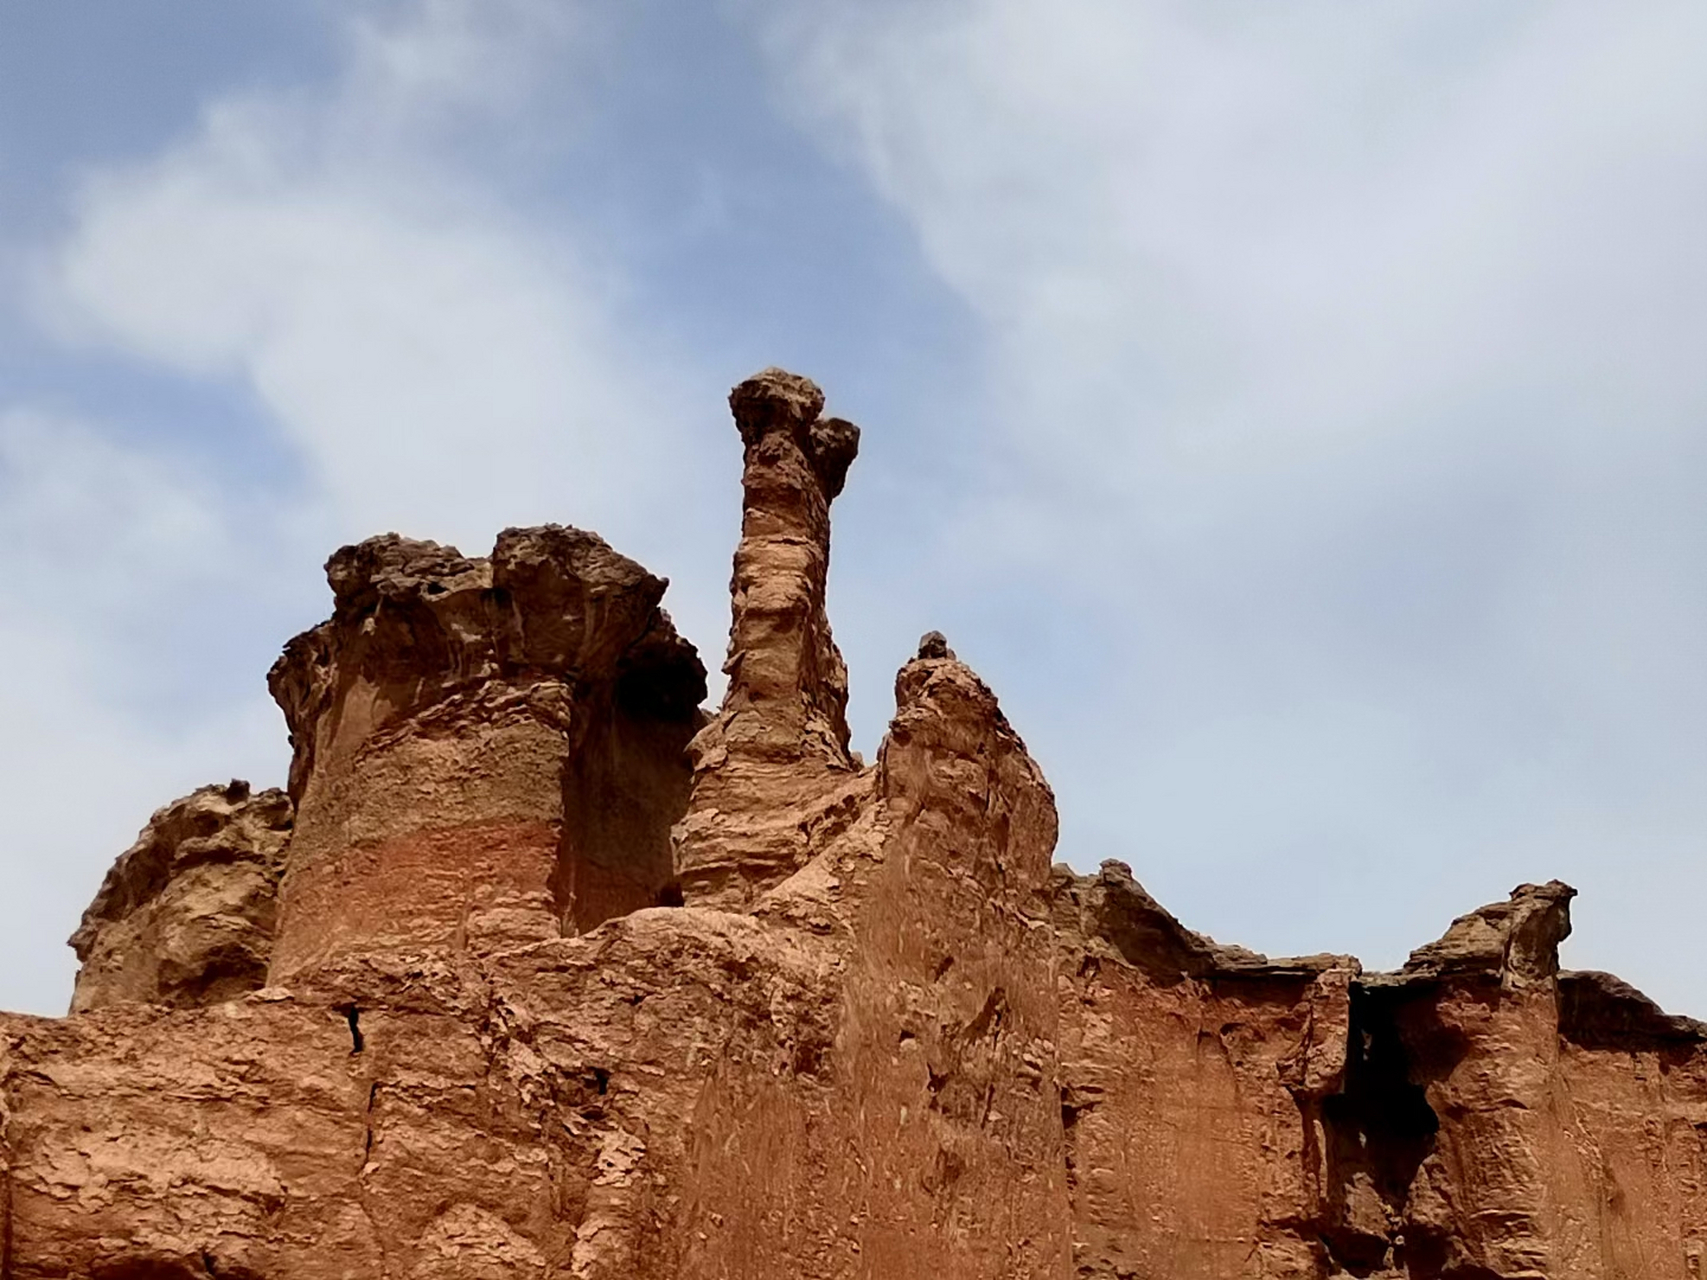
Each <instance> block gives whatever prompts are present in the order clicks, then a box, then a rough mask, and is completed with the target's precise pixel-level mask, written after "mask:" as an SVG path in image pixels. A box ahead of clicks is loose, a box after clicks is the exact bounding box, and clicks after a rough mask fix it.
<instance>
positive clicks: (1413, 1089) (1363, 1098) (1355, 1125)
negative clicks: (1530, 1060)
mask: <svg viewBox="0 0 1707 1280" xmlns="http://www.w3.org/2000/svg"><path fill="white" fill-rule="evenodd" d="M1401 999H1402V997H1399V996H1396V995H1395V994H1394V993H1391V992H1383V991H1372V990H1370V989H1368V988H1365V987H1363V986H1361V985H1353V987H1352V989H1351V1018H1350V1030H1349V1033H1348V1034H1349V1044H1348V1047H1347V1055H1346V1076H1345V1087H1344V1090H1343V1092H1341V1093H1338V1094H1334V1095H1331V1096H1329V1097H1327V1098H1324V1099H1323V1100H1322V1120H1323V1128H1324V1131H1325V1135H1326V1147H1327V1149H1326V1152H1325V1155H1326V1158H1327V1176H1328V1186H1327V1193H1328V1210H1329V1222H1328V1223H1327V1229H1326V1231H1325V1232H1324V1235H1323V1239H1324V1242H1325V1243H1326V1245H1327V1247H1328V1250H1329V1253H1330V1254H1331V1255H1332V1257H1333V1259H1334V1261H1335V1262H1336V1263H1338V1264H1339V1265H1340V1266H1342V1267H1344V1268H1345V1270H1347V1271H1349V1272H1350V1273H1351V1274H1352V1275H1355V1276H1366V1275H1370V1274H1372V1273H1373V1272H1375V1271H1377V1270H1379V1269H1380V1268H1382V1267H1383V1266H1386V1265H1387V1264H1388V1262H1389V1259H1390V1257H1391V1255H1392V1253H1393V1250H1394V1248H1395V1245H1396V1244H1399V1248H1400V1252H1403V1253H1408V1254H1409V1255H1410V1256H1409V1257H1408V1258H1406V1259H1403V1261H1405V1263H1406V1265H1407V1268H1408V1271H1409V1274H1410V1275H1412V1276H1413V1277H1416V1278H1417V1280H1423V1277H1427V1276H1432V1275H1434V1274H1436V1272H1435V1271H1434V1270H1430V1269H1429V1267H1428V1263H1427V1261H1426V1259H1425V1258H1424V1257H1423V1256H1422V1255H1424V1254H1426V1253H1427V1252H1428V1247H1427V1242H1426V1241H1425V1240H1423V1239H1420V1238H1418V1239H1412V1238H1411V1237H1412V1236H1414V1235H1415V1234H1416V1233H1415V1232H1408V1231H1406V1230H1404V1213H1405V1205H1406V1201H1407V1199H1408V1197H1409V1195H1410V1189H1411V1184H1412V1183H1413V1182H1414V1181H1415V1179H1416V1176H1417V1171H1418V1170H1419V1169H1420V1168H1421V1167H1422V1163H1423V1161H1424V1160H1425V1159H1427V1158H1428V1155H1429V1153H1430V1152H1432V1151H1433V1150H1434V1145H1435V1135H1436V1134H1437V1133H1438V1132H1439V1130H1440V1118H1439V1117H1438V1116H1437V1115H1436V1114H1435V1112H1434V1108H1433V1107H1431V1106H1430V1105H1429V1103H1428V1097H1427V1095H1426V1093H1425V1091H1424V1088H1423V1086H1422V1084H1420V1083H1419V1082H1418V1081H1417V1079H1416V1070H1415V1064H1414V1063H1413V1062H1412V1061H1411V1057H1410V1054H1409V1053H1408V1052H1407V1050H1406V1048H1405V1044H1404V1040H1403V1038H1402V1036H1401V1034H1400V1030H1399V1022H1398V1017H1397V1014H1398V1009H1399V1005H1400V1003H1401ZM1401 1241H1402V1243H1400V1242H1401ZM1419 1268H1420V1269H1419Z"/></svg>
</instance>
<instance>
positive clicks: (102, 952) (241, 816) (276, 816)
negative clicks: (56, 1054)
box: [71, 782, 292, 1013]
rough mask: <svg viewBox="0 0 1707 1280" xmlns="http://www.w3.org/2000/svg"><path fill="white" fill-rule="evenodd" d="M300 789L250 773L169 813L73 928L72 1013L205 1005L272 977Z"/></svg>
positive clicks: (120, 864) (160, 815)
mask: <svg viewBox="0 0 1707 1280" xmlns="http://www.w3.org/2000/svg"><path fill="white" fill-rule="evenodd" d="M291 815H292V808H291V803H290V797H288V796H287V795H285V793H284V792H282V791H278V790H271V791H262V792H260V793H258V794H257V793H254V792H251V791H250V789H249V784H248V783H247V782H231V783H228V784H226V785H224V786H209V787H202V788H201V789H200V790H198V791H195V792H193V793H191V794H190V795H187V796H185V797H184V798H183V799H182V800H176V801H174V802H173V803H171V804H169V805H167V806H166V807H165V808H163V809H161V810H159V811H158V812H157V813H155V815H154V816H153V817H152V818H150V819H149V821H148V825H147V826H146V827H144V828H143V829H142V834H141V835H139V836H138V837H137V838H136V843H135V844H133V845H132V846H131V847H130V848H129V849H127V850H125V851H124V852H123V853H122V854H120V855H119V859H118V861H117V862H115V863H114V864H113V868H112V870H111V871H109V872H107V878H106V880H105V881H103V882H102V884H101V889H100V892H99V893H97V894H96V895H95V900H94V902H92V903H90V904H89V909H88V910H87V911H85V912H84V913H83V923H82V924H81V925H80V926H79V927H78V929H77V932H76V933H74V934H72V935H71V946H72V948H73V949H74V950H75V951H76V952H77V958H78V960H80V961H81V962H82V968H81V969H80V970H79V971H78V973H77V986H76V991H75V993H74V994H73V995H72V998H71V1011H72V1012H73V1013H81V1012H83V1011H85V1010H89V1009H100V1008H104V1007H106V1006H108V1005H113V1004H120V1003H125V1002H141V1003H144V1004H163V1005H171V1006H174V1007H176V1008H195V1007H197V1006H199V1005H208V1004H219V1003H221V1002H222V1001H225V1000H230V999H232V998H233V997H235V996H239V995H242V994H243V993H244V992H245V991H252V990H254V989H255V988H257V987H260V986H263V985H265V983H266V977H267V961H268V958H269V957H270V956H271V954H272V946H273V925H274V921H275V917H276V915H277V907H278V904H277V895H278V885H279V877H280V876H281V875H282V874H283V872H284V854H285V848H286V846H287V844H288V842H289V840H290V829H291Z"/></svg>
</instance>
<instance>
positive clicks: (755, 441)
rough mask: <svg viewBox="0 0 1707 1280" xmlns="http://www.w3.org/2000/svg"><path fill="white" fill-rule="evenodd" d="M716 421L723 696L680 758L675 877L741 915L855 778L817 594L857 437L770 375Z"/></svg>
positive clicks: (790, 863) (698, 898)
mask: <svg viewBox="0 0 1707 1280" xmlns="http://www.w3.org/2000/svg"><path fill="white" fill-rule="evenodd" d="M729 407H730V409H731V411H732V412H733V413H734V415H735V425H736V426H737V427H738V428H739V429H740V432H741V442H742V444H743V446H744V448H745V453H744V458H743V470H742V477H741V484H742V490H743V502H742V513H741V543H740V546H739V547H738V548H737V549H736V552H735V573H734V578H733V581H732V582H731V583H730V594H731V597H732V612H733V617H732V620H731V625H730V630H729V657H728V660H727V661H726V662H725V663H724V666H723V669H724V671H725V673H727V675H728V676H729V687H728V691H727V692H726V693H725V694H724V698H723V705H722V708H721V709H720V710H719V712H718V714H717V716H716V718H715V719H714V720H713V721H712V722H711V723H710V724H709V725H707V726H706V728H705V729H704V730H702V731H701V733H700V734H699V736H698V737H697V738H696V739H695V740H694V743H693V746H692V751H693V754H694V765H695V770H694V785H693V793H692V799H691V800H690V802H689V806H688V814H687V817H686V818H685V819H684V820H683V822H682V823H681V825H680V826H679V827H678V828H677V849H676V867H677V872H678V874H679V875H680V877H681V881H682V891H683V894H684V896H685V897H686V899H687V900H688V901H689V902H690V903H694V904H697V905H705V906H723V907H741V906H744V905H746V904H747V903H748V902H750V901H751V899H752V898H753V897H754V896H756V894H757V893H759V892H762V891H763V890H764V889H765V888H768V887H769V886H770V885H773V884H775V883H777V882H778V881H780V880H781V879H783V878H784V877H786V876H788V875H789V874H791V873H792V872H793V871H794V870H795V869H797V868H798V867H799V866H801V865H802V864H803V863H804V862H805V861H806V859H807V858H808V857H809V856H810V855H811V851H812V848H813V830H814V827H815V826H816V825H817V824H816V823H815V821H814V819H813V814H815V813H821V812H822V810H823V809H824V807H825V806H826V805H827V804H828V805H831V806H833V804H834V800H835V797H836V796H837V795H838V794H839V793H840V792H841V791H842V790H844V789H845V788H846V786H847V784H848V783H849V781H850V780H851V778H852V777H853V775H854V774H855V773H856V771H857V767H856V765H855V764H854V761H853V758H852V756H851V755H850V754H849V752H848V726H847V699H848V676H847V667H846V666H845V665H844V664H843V662H842V655H841V653H840V652H839V651H838V650H837V648H836V642H835V640H834V639H832V638H831V635H830V622H829V618H828V616H827V615H826V613H825V610H824V593H825V585H826V581H827V577H828V573H829V565H830V503H831V502H832V501H833V500H834V499H835V497H836V495H837V494H839V493H840V492H841V491H842V484H843V482H844V481H845V480H846V478H847V471H848V467H849V466H850V465H851V464H852V462H853V460H854V456H855V454H856V453H858V451H859V428H858V427H856V426H854V425H853V423H851V422H846V421H844V420H842V419H840V418H826V417H823V416H822V412H823V408H824V393H823V392H822V391H820V390H819V389H818V386H817V384H816V383H814V382H812V381H811V380H810V379H808V378H803V377H800V376H799V375H797V374H792V373H787V372H785V371H783V370H781V369H766V370H764V372H762V373H758V374H755V375H754V376H753V377H751V378H748V379H747V380H746V381H745V382H743V383H741V384H740V385H739V386H737V387H736V388H735V389H734V390H733V391H731V392H730V393H729Z"/></svg>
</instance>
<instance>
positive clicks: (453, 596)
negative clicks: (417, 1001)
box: [268, 525, 705, 983]
mask: <svg viewBox="0 0 1707 1280" xmlns="http://www.w3.org/2000/svg"><path fill="white" fill-rule="evenodd" d="M326 576H327V580H328V581H329V582H330V584H331V586H332V593H333V612H332V617H331V619H330V620H329V621H327V622H325V623H322V624H321V625H320V626H318V627H316V628H314V629H313V630H312V631H309V632H306V633H305V634H303V635H300V636H298V637H297V638H296V639H294V640H292V641H291V642H290V643H289V644H288V645H287V646H286V647H285V652H284V656H283V657H281V658H280V659H279V661H278V663H277V664H275V665H274V667H273V670H272V672H271V674H270V676H269V678H268V682H269V684H270V685H271V687H272V691H273V696H274V697H275V699H276V700H277V701H278V703H279V705H280V707H281V708H282V709H283V710H284V714H285V719H286V722H287V723H288V725H289V727H290V735H291V744H292V746H293V748H294V756H293V759H292V762H291V779H290V791H291V798H292V799H293V800H294V801H295V803H296V808H297V817H296V831H295V834H294V836H293V838H292V840H291V849H290V857H289V862H288V866H287V869H286V872H285V876H284V882H283V885H282V886H281V889H280V922H279V934H278V939H277V942H276V946H275V948H274V951H273V955H272V965H271V970H270V972H271V976H272V980H273V981H274V982H275V983H278V982H285V981H288V980H290V979H291V978H292V976H293V975H295V974H297V973H299V972H301V971H303V970H305V969H310V968H315V967H321V966H325V965H328V964H333V965H338V964H343V963H345V962H349V961H354V960H360V959H361V958H363V957H375V956H377V957H391V958H395V957H396V956H398V955H402V954H413V953H418V952H422V951H428V950H436V951H441V952H442V951H446V950H448V951H451V952H458V953H461V952H471V953H475V954H483V953H485V952H489V951H492V950H497V949H502V948H505V947H514V946H519V945H524V944H526V943H529V942H535V941H539V940H542V939H545V938H551V937H556V936H558V935H559V934H560V933H561V932H562V930H563V928H564V926H565V925H567V926H568V927H569V928H571V929H576V930H580V929H588V928H592V927H594V926H596V925H597V924H599V923H600V922H602V921H603V920H605V919H607V918H609V917H611V916H616V915H624V914H626V913H628V912H629V911H632V910H635V909H636V908H639V907H645V906H652V905H654V904H656V903H657V902H658V901H659V899H660V895H663V894H665V893H667V892H670V891H671V886H672V884H673V880H674V869H673V864H672V858H671V853H670V845H669V831H670V826H671V824H672V823H673V821H674V820H675V818H676V817H677V816H678V815H679V814H680V813H681V811H682V809H683V807H684V805H685V803H686V796H687V788H688V785H689V780H690V774H689V771H688V767H687V764H686V762H685V758H684V756H683V748H684V747H685V746H686V744H687V742H688V740H689V739H690V738H691V737H692V735H693V733H694V732H695V731H696V730H697V729H698V728H699V726H700V723H701V721H702V719H703V717H702V715H701V713H700V712H699V710H698V705H699V702H700V700H701V699H702V698H703V697H704V696H705V680H704V674H705V673H704V668H703V667H702V666H701V665H700V663H699V659H698V657H697V656H696V655H695V653H694V652H693V649H692V647H691V646H689V645H688V644H687V643H686V642H685V641H683V640H681V639H680V638H679V637H678V636H677V635H676V634H675V631H674V628H673V627H672V626H671V624H670V620H669V616H668V615H667V614H665V613H664V612H663V611H662V610H661V609H660V608H659V603H658V602H659V600H660V599H661V598H662V596H663V593H664V588H665V583H664V581H663V580H662V579H660V578H655V577H653V576H652V575H651V574H649V573H647V572H646V571H645V570H644V569H642V568H641V567H640V566H639V565H638V564H636V563H634V561H632V560H629V559H628V558H626V557H625V556H621V555H618V554H617V553H616V552H614V551H612V550H611V549H610V547H609V546H607V545H606V544H605V542H604V541H603V540H602V539H601V538H599V537H598V536H597V535H595V534H590V533H585V532H582V531H581V530H578V529H570V528H564V527H561V526H556V525H548V526H545V527H543V528H535V529H506V530H505V531H504V532H503V533H501V534H500V535H499V536H498V541H497V545H496V546H495V547H494V549H493V552H492V555H491V557H490V558H488V559H470V558H468V557H465V556H463V555H462V554H461V553H459V552H458V551H457V550H456V549H455V548H453V547H441V546H439V545H438V544H436V543H432V542H415V541H411V540H409V539H406V538H400V537H398V536H396V535H395V534H392V535H387V536H385V537H382V538H373V539H370V540H368V541H367V542H364V543H361V544H360V545H359V546H353V547H345V548H343V549H342V550H341V551H339V552H338V553H337V554H336V555H334V556H333V557H332V559H331V560H330V561H329V562H328V563H327V566H326Z"/></svg>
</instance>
